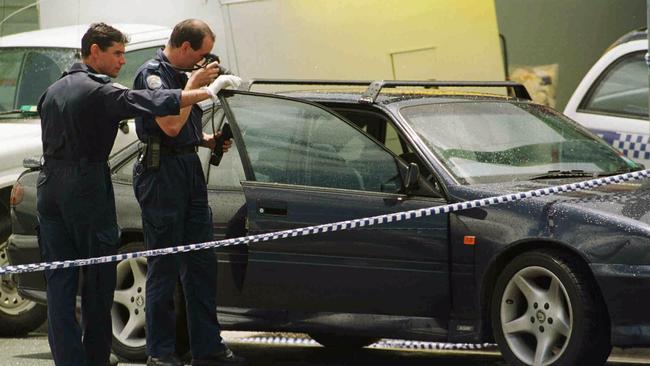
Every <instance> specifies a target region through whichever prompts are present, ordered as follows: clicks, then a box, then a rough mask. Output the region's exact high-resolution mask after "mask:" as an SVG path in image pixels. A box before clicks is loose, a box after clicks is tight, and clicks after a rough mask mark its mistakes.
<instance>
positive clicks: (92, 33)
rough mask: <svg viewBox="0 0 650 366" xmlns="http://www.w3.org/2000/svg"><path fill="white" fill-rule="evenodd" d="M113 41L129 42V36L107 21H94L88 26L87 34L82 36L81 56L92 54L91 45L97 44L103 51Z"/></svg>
mask: <svg viewBox="0 0 650 366" xmlns="http://www.w3.org/2000/svg"><path fill="white" fill-rule="evenodd" d="M113 43H123V44H127V43H129V37H127V36H126V34H124V33H122V32H120V31H119V30H117V29H115V28H113V27H111V26H110V25H108V24H106V23H93V24H91V25H90V27H88V30H87V31H86V34H84V36H83V37H81V56H82V57H88V56H90V46H92V45H93V44H97V45H98V46H99V48H100V49H101V50H102V51H106V49H107V48H109V47H111V46H112V45H113Z"/></svg>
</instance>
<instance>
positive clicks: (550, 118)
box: [400, 101, 639, 184]
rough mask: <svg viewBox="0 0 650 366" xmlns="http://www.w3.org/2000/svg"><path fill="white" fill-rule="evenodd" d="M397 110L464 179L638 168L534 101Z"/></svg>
mask: <svg viewBox="0 0 650 366" xmlns="http://www.w3.org/2000/svg"><path fill="white" fill-rule="evenodd" d="M400 113H401V115H402V116H403V117H404V118H405V119H406V120H407V121H409V123H410V125H411V126H413V128H414V129H415V131H416V132H417V133H418V135H419V136H420V137H421V138H422V139H423V140H424V142H425V143H426V144H427V145H428V146H429V148H430V149H431V150H432V151H433V153H434V154H435V155H437V157H438V158H439V159H440V161H441V162H442V163H443V164H445V165H446V167H447V169H448V170H449V171H450V172H451V173H452V174H453V175H454V176H455V177H456V178H457V179H458V180H459V181H460V182H462V183H464V184H477V183H493V182H506V181H513V180H526V179H531V178H533V177H535V176H545V175H546V174H548V173H551V172H553V171H555V172H563V173H564V172H576V173H577V172H580V173H583V174H584V175H590V174H593V175H594V176H595V175H603V174H608V173H609V174H611V173H614V172H620V171H629V170H630V169H638V168H639V166H638V165H637V164H636V163H634V162H632V161H630V160H627V159H624V158H622V157H621V156H620V154H618V153H617V152H616V151H615V150H614V149H612V148H610V147H609V146H608V145H607V144H605V143H603V142H602V141H600V140H599V139H595V138H594V137H592V136H591V135H589V134H588V133H586V132H584V131H583V130H582V129H581V128H579V127H578V126H577V125H575V123H574V122H572V121H570V120H569V119H568V118H566V117H564V116H562V115H561V114H559V113H556V112H554V111H552V110H551V109H549V108H546V107H542V106H539V105H534V104H528V103H513V102H505V101H504V102H500V101H499V102H495V101H459V102H455V103H438V104H424V105H416V106H406V107H403V108H402V109H401V110H400ZM576 175H578V174H576ZM564 176H567V174H565V175H564Z"/></svg>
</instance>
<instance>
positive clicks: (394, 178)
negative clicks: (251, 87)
mask: <svg viewBox="0 0 650 366" xmlns="http://www.w3.org/2000/svg"><path fill="white" fill-rule="evenodd" d="M228 104H229V106H230V108H231V109H232V112H233V115H234V116H235V119H236V122H237V125H238V126H239V128H240V129H241V132H242V135H243V139H244V141H243V142H244V144H245V146H246V151H247V153H248V157H249V159H250V162H251V167H252V170H253V174H254V176H255V180H257V181H261V182H270V183H282V184H295V185H304V186H313V187H327V188H340V189H353V190H363V191H373V192H397V191H400V190H401V189H402V182H401V176H400V174H399V170H398V168H397V163H396V160H395V158H394V157H393V155H391V153H390V152H388V151H387V150H386V149H384V148H383V147H382V146H381V145H379V144H377V143H376V142H374V141H372V140H371V139H369V138H368V137H367V136H366V135H364V134H363V133H362V132H361V131H359V130H358V129H356V128H355V127H353V126H351V125H350V124H348V123H347V122H346V121H344V120H341V119H340V118H338V117H337V116H336V115H334V114H332V113H331V112H329V111H328V110H326V109H323V108H321V107H318V106H315V105H312V104H309V103H305V102H302V101H297V100H291V99H285V98H276V97H271V96H262V95H248V94H235V95H233V96H231V97H229V98H228Z"/></svg>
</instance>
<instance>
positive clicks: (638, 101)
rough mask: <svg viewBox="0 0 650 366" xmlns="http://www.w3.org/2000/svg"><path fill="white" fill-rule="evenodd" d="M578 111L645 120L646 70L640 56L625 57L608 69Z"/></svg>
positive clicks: (639, 54) (638, 54)
mask: <svg viewBox="0 0 650 366" xmlns="http://www.w3.org/2000/svg"><path fill="white" fill-rule="evenodd" d="M580 110H581V111H583V112H592V113H603V114H610V115H615V116H621V117H628V118H638V119H645V120H647V119H648V67H647V66H646V64H645V60H644V59H643V52H635V53H631V54H629V55H625V56H623V57H621V58H620V59H618V60H617V61H616V62H615V63H614V64H612V65H611V66H610V67H609V68H607V69H606V70H605V72H604V73H603V75H602V76H601V77H600V78H599V79H598V80H597V81H596V83H595V84H594V85H593V86H592V87H591V90H590V91H589V93H587V98H586V99H585V100H584V101H583V102H582V104H581V106H580Z"/></svg>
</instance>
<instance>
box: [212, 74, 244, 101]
mask: <svg viewBox="0 0 650 366" xmlns="http://www.w3.org/2000/svg"><path fill="white" fill-rule="evenodd" d="M240 85H241V78H240V77H239V76H235V75H219V77H218V78H216V79H215V80H214V81H213V82H212V83H211V84H210V85H208V87H207V89H208V93H210V96H212V99H215V98H216V96H217V93H219V91H220V90H221V89H224V88H233V89H237V88H239V86H240Z"/></svg>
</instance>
